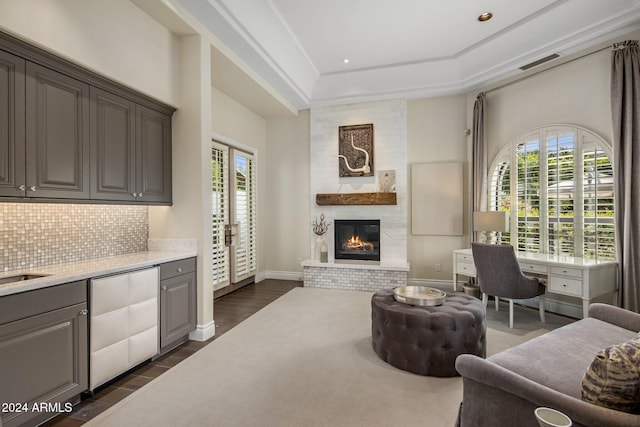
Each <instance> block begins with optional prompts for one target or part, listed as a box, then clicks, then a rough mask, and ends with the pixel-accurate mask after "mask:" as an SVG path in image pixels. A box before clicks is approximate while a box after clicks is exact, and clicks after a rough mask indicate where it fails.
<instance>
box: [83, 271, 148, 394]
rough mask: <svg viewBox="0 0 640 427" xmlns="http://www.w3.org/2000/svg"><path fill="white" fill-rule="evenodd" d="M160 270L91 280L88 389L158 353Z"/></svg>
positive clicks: (134, 272)
mask: <svg viewBox="0 0 640 427" xmlns="http://www.w3.org/2000/svg"><path fill="white" fill-rule="evenodd" d="M159 277H160V276H159V270H158V268H157V267H154V268H149V269H146V270H140V271H133V272H130V273H124V274H118V275H115V276H109V277H103V278H100V279H92V280H91V282H90V291H89V306H90V309H89V313H90V331H91V333H90V337H91V340H90V341H91V344H90V364H89V372H90V377H89V388H90V389H91V390H93V389H95V388H96V387H97V386H99V385H101V384H104V383H105V382H107V381H109V380H110V379H112V378H114V377H116V376H118V375H120V374H122V373H123V372H126V371H127V370H128V369H130V368H132V367H134V366H135V365H137V364H138V363H140V362H143V361H145V360H147V359H150V358H151V357H153V356H155V355H156V354H157V353H158V348H159V342H158V286H159Z"/></svg>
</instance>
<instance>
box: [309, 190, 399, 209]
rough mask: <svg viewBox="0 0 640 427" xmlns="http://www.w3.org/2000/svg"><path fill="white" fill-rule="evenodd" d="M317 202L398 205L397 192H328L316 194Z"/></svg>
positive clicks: (324, 203)
mask: <svg viewBox="0 0 640 427" xmlns="http://www.w3.org/2000/svg"><path fill="white" fill-rule="evenodd" d="M316 204H317V205H319V206H327V205H397V204H398V201H397V197H396V193H327V194H320V193H318V194H316Z"/></svg>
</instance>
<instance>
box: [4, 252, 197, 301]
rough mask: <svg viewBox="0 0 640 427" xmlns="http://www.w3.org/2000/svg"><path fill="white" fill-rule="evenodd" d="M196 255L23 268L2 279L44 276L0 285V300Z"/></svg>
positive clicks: (143, 255)
mask: <svg viewBox="0 0 640 427" xmlns="http://www.w3.org/2000/svg"><path fill="white" fill-rule="evenodd" d="M195 256H197V251H195V250H190V251H147V252H136V253H131V254H124V255H116V256H110V257H104V258H95V259H88V260H84V261H76V262H70V263H64V264H56V265H48V266H44V267H36V268H25V269H23V270H13V271H7V272H4V273H2V274H0V279H2V278H3V277H10V276H17V275H22V274H44V275H46V276H45V277H41V278H37V279H31V280H23V281H19V282H12V283H5V284H0V297H1V296H5V295H11V294H16V293H19V292H25V291H32V290H35V289H41V288H46V287H49V286H55V285H60V284H63V283H69V282H75V281H77V280H85V279H90V278H93V277H100V276H108V275H111V274H115V273H121V272H124V271H129V270H137V269H140V268H145V267H151V266H154V265H158V264H163V263H165V262H171V261H176V260H180V259H185V258H191V257H195Z"/></svg>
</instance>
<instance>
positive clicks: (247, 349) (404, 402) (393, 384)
mask: <svg viewBox="0 0 640 427" xmlns="http://www.w3.org/2000/svg"><path fill="white" fill-rule="evenodd" d="M370 300H371V293H367V292H351V291H335V290H327V289H313V288H296V289H294V290H292V291H291V292H289V293H287V294H286V295H284V296H283V297H281V298H280V299H278V300H276V301H275V302H274V303H272V304H270V305H269V306H267V307H266V308H264V309H263V310H261V311H259V312H258V313H256V314H255V315H253V316H252V317H250V318H249V319H247V320H246V321H244V322H243V323H241V324H240V325H238V326H236V327H235V328H233V329H232V330H231V331H229V332H227V333H226V334H224V335H223V336H221V337H220V338H218V339H216V340H214V341H213V342H212V343H211V344H209V345H207V346H206V347H204V348H203V349H202V350H200V351H198V352H197V353H195V354H194V355H193V356H191V357H189V358H188V359H186V360H185V361H183V362H182V363H180V364H179V365H177V366H176V367H174V368H172V369H171V370H169V371H168V372H167V373H165V374H163V375H162V376H160V377H159V378H157V379H155V380H154V381H152V382H151V383H150V384H148V385H146V386H144V387H143V388H141V389H140V390H138V391H136V392H135V393H133V394H131V395H130V396H128V397H127V398H126V399H124V400H123V401H121V402H119V403H118V404H116V405H115V406H113V407H111V408H110V409H108V410H107V411H105V412H104V413H102V414H100V415H99V416H98V417H96V418H94V419H93V420H92V421H90V422H89V423H88V424H87V425H89V426H136V427H143V426H154V427H156V426H216V427H217V426H222V427H224V426H230V427H231V426H233V427H239V426H392V425H393V426H453V425H454V422H455V419H456V414H457V411H458V405H459V403H460V400H461V397H462V380H461V379H460V378H457V377H456V378H433V377H424V376H420V375H415V374H412V373H409V372H405V371H402V370H399V369H397V368H395V367H393V366H391V365H388V364H387V363H385V362H383V361H382V360H380V359H379V358H378V357H377V356H376V354H375V353H374V352H373V350H372V348H371V308H370ZM496 315H497V316H498V317H500V316H504V315H506V312H505V310H504V309H503V310H502V311H501V312H500V313H497V314H496V313H495V312H494V311H493V309H489V310H488V317H489V318H490V319H491V318H493V317H495V316H496ZM549 317H550V319H548V323H547V324H546V325H542V324H540V323H539V321H538V320H537V312H536V311H534V310H530V309H520V310H518V311H517V312H516V327H517V328H518V329H514V330H511V331H510V330H509V328H508V326H507V327H503V325H502V324H501V323H500V322H501V321H502V319H501V318H499V319H498V320H489V329H488V338H487V340H488V351H489V353H490V354H492V353H494V352H496V351H499V350H502V349H504V348H507V347H510V346H512V345H515V344H517V343H520V342H523V341H526V340H528V339H531V338H532V337H534V336H537V335H540V334H542V333H544V332H546V329H543V328H542V327H543V326H544V327H545V328H547V329H549V328H553V327H556V326H559V325H560V324H562V323H566V320H563V319H562V318H557V316H549ZM556 318H557V319H556ZM494 324H495V326H494Z"/></svg>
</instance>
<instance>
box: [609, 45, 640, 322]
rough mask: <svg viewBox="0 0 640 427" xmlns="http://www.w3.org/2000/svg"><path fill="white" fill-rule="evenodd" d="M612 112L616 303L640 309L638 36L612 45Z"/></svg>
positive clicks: (639, 50) (639, 67)
mask: <svg viewBox="0 0 640 427" xmlns="http://www.w3.org/2000/svg"><path fill="white" fill-rule="evenodd" d="M611 116H612V127H613V158H614V173H615V178H614V183H615V184H614V191H615V212H616V213H615V227H616V239H617V242H616V251H617V257H618V266H619V268H618V274H619V276H618V286H619V293H618V295H619V303H620V305H621V306H622V307H624V308H626V309H629V310H633V311H636V312H640V224H639V223H640V168H639V167H638V165H640V48H639V47H638V41H637V40H634V41H626V42H622V43H617V44H615V45H614V46H613V51H612V55H611ZM634 165H635V167H634Z"/></svg>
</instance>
